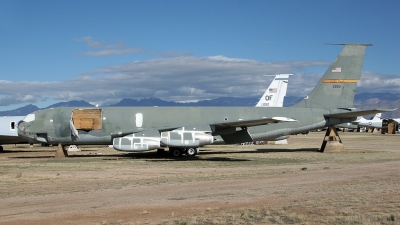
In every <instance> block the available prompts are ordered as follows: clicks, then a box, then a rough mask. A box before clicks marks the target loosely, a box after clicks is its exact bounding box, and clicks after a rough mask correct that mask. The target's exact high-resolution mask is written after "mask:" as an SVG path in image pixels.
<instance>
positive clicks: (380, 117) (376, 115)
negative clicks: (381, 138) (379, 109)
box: [372, 113, 382, 121]
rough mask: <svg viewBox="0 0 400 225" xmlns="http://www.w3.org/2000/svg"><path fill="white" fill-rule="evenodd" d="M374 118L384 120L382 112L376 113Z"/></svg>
mask: <svg viewBox="0 0 400 225" xmlns="http://www.w3.org/2000/svg"><path fill="white" fill-rule="evenodd" d="M372 120H376V121H379V120H382V113H377V114H375V116H374V118H372Z"/></svg>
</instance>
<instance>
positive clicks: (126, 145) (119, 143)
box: [113, 134, 160, 151]
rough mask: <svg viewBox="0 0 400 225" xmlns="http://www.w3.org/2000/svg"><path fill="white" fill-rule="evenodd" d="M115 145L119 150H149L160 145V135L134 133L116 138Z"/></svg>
mask: <svg viewBox="0 0 400 225" xmlns="http://www.w3.org/2000/svg"><path fill="white" fill-rule="evenodd" d="M113 147H114V149H115V150H118V151H148V150H153V149H157V148H159V147H160V138H159V137H135V135H134V134H131V135H128V136H125V137H120V138H114V140H113Z"/></svg>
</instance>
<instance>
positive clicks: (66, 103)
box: [45, 101, 94, 109]
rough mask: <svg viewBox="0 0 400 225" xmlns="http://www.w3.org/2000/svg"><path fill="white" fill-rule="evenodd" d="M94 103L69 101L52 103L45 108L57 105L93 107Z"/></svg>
mask: <svg viewBox="0 0 400 225" xmlns="http://www.w3.org/2000/svg"><path fill="white" fill-rule="evenodd" d="M93 106H94V105H91V104H89V103H87V102H85V101H69V102H59V103H56V104H53V105H50V106H48V107H46V108H45V109H48V108H55V107H93Z"/></svg>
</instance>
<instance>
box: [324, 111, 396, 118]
mask: <svg viewBox="0 0 400 225" xmlns="http://www.w3.org/2000/svg"><path fill="white" fill-rule="evenodd" d="M394 110H395V109H371V110H355V111H349V112H343V113H330V114H324V116H325V117H330V118H337V119H344V118H352V117H357V116H365V115H369V114H375V113H380V112H392V111H394Z"/></svg>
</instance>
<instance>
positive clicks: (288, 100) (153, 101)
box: [0, 93, 400, 118]
mask: <svg viewBox="0 0 400 225" xmlns="http://www.w3.org/2000/svg"><path fill="white" fill-rule="evenodd" d="M303 98H304V97H294V96H286V97H285V100H284V104H283V105H284V106H285V107H287V106H291V105H294V104H296V103H298V102H299V101H301V100H302V99H303ZM258 100H259V98H234V97H221V98H216V99H211V100H203V101H198V102H188V103H179V102H172V101H164V100H162V99H159V98H144V99H141V100H139V101H138V100H134V99H129V98H125V99H122V100H121V101H120V102H118V103H117V104H114V105H109V106H250V107H251V106H255V105H256V103H257V102H258ZM354 101H355V104H356V108H357V109H376V108H385V109H395V108H400V94H391V93H363V94H358V95H356V96H355V100H354ZM54 107H94V106H93V105H91V104H89V103H87V102H85V101H69V102H60V103H56V104H53V105H51V106H49V107H46V108H54ZM36 110H39V108H38V107H37V106H35V105H27V106H24V107H21V108H18V109H14V110H9V111H3V112H1V111H0V116H25V115H28V114H29V113H31V112H34V111H36ZM369 116H370V115H368V116H366V118H368V117H369ZM371 116H373V115H371ZM383 117H385V118H389V117H390V118H400V110H396V111H394V112H390V113H384V114H383Z"/></svg>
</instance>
